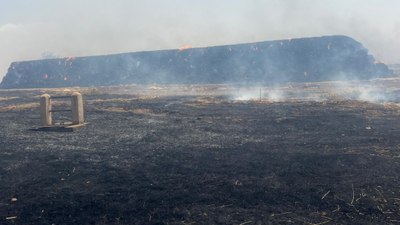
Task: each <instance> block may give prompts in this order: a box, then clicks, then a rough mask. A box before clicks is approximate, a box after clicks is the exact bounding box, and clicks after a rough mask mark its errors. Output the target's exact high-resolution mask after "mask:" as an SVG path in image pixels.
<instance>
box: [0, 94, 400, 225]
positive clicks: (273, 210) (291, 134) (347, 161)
mask: <svg viewBox="0 0 400 225" xmlns="http://www.w3.org/2000/svg"><path fill="white" fill-rule="evenodd" d="M140 88H142V87H134V89H136V90H137V89H140ZM175 88H176V87H175ZM191 88H192V89H193V88H194V89H196V90H197V92H196V93H193V92H191V93H190V94H186V95H185V94H180V92H179V91H178V90H177V89H175V90H174V93H175V94H174V95H166V94H160V93H163V91H165V89H162V88H154V87H151V88H147V89H146V88H143V92H142V91H140V90H139V91H137V92H141V93H143V94H142V95H140V94H138V93H136V92H135V93H129V92H128V91H127V90H124V91H123V92H118V91H115V90H114V89H112V88H104V89H103V90H99V89H90V88H88V89H82V90H81V92H82V93H83V96H84V100H85V113H86V114H85V116H86V121H87V122H89V123H90V124H89V125H87V126H86V127H85V128H84V129H82V130H79V131H78V132H71V133H59V132H38V131H33V130H32V128H34V127H37V126H38V125H39V123H40V121H39V113H38V110H37V104H36V103H38V96H39V95H40V94H41V93H43V92H46V93H49V92H50V93H52V92H54V93H58V92H60V90H57V89H49V90H38V89H32V90H7V91H1V92H0V99H1V101H0V106H1V107H0V110H1V113H0V129H1V132H0V146H1V147H0V148H1V151H0V180H1V182H0V221H2V222H1V224H325V223H326V224H391V223H396V222H398V221H400V211H399V205H400V179H399V177H400V175H399V172H400V160H399V157H400V152H399V146H400V138H399V137H400V120H399V115H400V111H399V107H398V105H397V104H395V103H393V104H383V103H370V102H365V101H359V100H349V99H342V98H334V97H332V98H330V99H326V100H321V101H314V100H313V101H310V100H298V99H297V100H290V99H288V100H285V101H282V100H281V101H275V102H273V101H268V100H267V99H261V101H260V100H250V101H236V100H232V99H230V98H229V96H227V95H224V94H223V93H222V94H221V93H219V92H218V91H215V90H216V89H218V88H216V87H212V86H211V87H206V86H204V87H199V86H197V87H191ZM166 89H169V90H171V87H167V88H166ZM180 90H186V89H185V88H182V89H180ZM211 90H214V92H213V93H211V92H212V91H211ZM218 90H226V89H224V88H220V89H218ZM146 91H148V92H146ZM217 92H218V93H217ZM222 92H223V91H222ZM54 93H53V94H54ZM176 93H177V94H176ZM63 116H68V115H59V119H60V118H61V119H62V117H63Z"/></svg>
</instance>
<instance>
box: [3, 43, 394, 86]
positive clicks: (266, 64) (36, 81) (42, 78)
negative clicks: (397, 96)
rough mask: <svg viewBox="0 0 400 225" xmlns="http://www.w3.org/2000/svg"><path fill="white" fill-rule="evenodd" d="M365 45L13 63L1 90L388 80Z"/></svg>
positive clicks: (253, 47)
mask: <svg viewBox="0 0 400 225" xmlns="http://www.w3.org/2000/svg"><path fill="white" fill-rule="evenodd" d="M390 75H391V71H390V70H389V69H388V67H387V66H386V65H385V64H383V63H378V62H376V61H375V59H374V57H373V56H372V55H369V54H368V50H367V49H366V48H364V47H363V46H362V44H361V43H359V42H357V41H355V40H354V39H352V38H350V37H346V36H324V37H315V38H300V39H289V40H278V41H265V42H257V43H249V44H237V45H226V46H216V47H206V48H191V47H190V46H184V47H182V48H180V49H176V50H161V51H148V52H134V53H124V54H115V55H105V56H89V57H77V58H74V57H68V58H60V59H46V60H36V61H25V62H14V63H12V64H11V66H10V68H9V70H8V73H7V75H6V76H5V77H4V79H3V81H2V83H1V85H0V87H1V88H32V87H66V86H105V85H120V84H133V83H136V84H148V83H162V84H168V83H170V84H187V83H190V84H219V83H233V84H242V83H247V84H248V83H258V84H263V85H269V84H281V83H286V82H312V81H328V80H338V79H371V78H378V77H388V76H390Z"/></svg>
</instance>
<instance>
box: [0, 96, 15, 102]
mask: <svg viewBox="0 0 400 225" xmlns="http://www.w3.org/2000/svg"><path fill="white" fill-rule="evenodd" d="M17 98H18V97H0V102H1V101H9V100H13V99H17Z"/></svg>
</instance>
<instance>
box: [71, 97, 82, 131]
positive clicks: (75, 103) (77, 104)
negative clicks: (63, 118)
mask: <svg viewBox="0 0 400 225" xmlns="http://www.w3.org/2000/svg"><path fill="white" fill-rule="evenodd" d="M71 109H72V124H73V125H76V124H83V123H84V118H83V100H82V95H81V94H80V93H78V92H74V93H73V94H72V96H71Z"/></svg>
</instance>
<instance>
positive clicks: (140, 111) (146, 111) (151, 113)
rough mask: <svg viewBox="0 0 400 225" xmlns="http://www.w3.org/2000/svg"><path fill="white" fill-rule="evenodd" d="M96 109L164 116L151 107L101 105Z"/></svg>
mask: <svg viewBox="0 0 400 225" xmlns="http://www.w3.org/2000/svg"><path fill="white" fill-rule="evenodd" d="M96 109H97V110H100V111H106V112H117V113H125V112H130V113H133V114H136V115H146V116H165V114H164V113H156V112H154V111H153V110H151V109H126V108H122V107H101V108H96Z"/></svg>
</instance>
